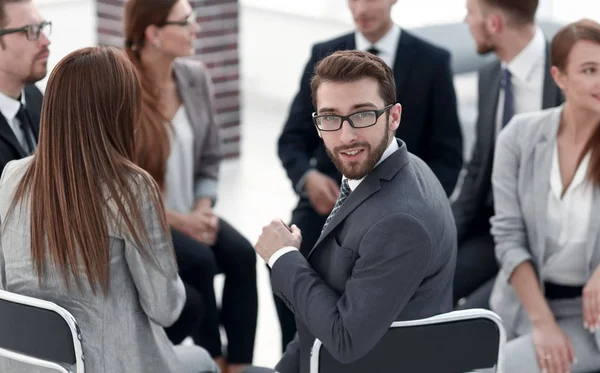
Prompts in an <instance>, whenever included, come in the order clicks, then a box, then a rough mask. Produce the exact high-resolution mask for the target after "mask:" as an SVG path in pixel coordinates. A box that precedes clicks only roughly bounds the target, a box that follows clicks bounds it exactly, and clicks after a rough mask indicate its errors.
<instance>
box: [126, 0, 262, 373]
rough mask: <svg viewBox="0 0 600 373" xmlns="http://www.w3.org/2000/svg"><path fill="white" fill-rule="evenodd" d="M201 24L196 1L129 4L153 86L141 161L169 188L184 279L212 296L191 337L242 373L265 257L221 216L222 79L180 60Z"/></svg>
mask: <svg viewBox="0 0 600 373" xmlns="http://www.w3.org/2000/svg"><path fill="white" fill-rule="evenodd" d="M196 20H197V16H196V14H195V13H194V12H193V11H192V7H191V6H190V4H189V2H188V1H187V0H157V1H152V2H149V1H146V0H130V1H129V2H128V3H127V5H126V13H125V38H126V46H127V53H128V55H129V57H130V59H131V61H133V62H134V64H135V65H136V66H137V68H138V71H139V72H140V76H141V80H142V89H143V101H142V120H141V124H140V128H139V130H138V132H137V134H136V136H137V138H136V141H137V143H136V145H137V151H136V155H137V160H138V164H139V165H140V166H141V167H142V168H144V169H145V170H146V171H148V172H149V173H150V174H151V175H152V176H153V177H154V179H155V180H156V181H157V183H158V184H159V186H160V187H161V190H162V193H163V197H164V203H165V208H166V214H167V220H168V222H169V225H170V226H171V233H172V236H173V244H174V246H175V254H176V257H177V262H178V265H179V273H180V276H181V278H182V279H183V281H184V282H186V283H188V284H190V285H192V286H193V287H194V288H195V289H197V290H198V291H199V292H200V293H201V294H202V296H203V301H204V305H205V310H204V320H203V322H202V324H201V326H200V328H196V330H191V331H190V332H191V335H192V337H193V339H194V341H195V342H196V343H197V344H199V345H201V346H203V347H205V348H206V349H207V350H208V351H209V352H210V354H211V355H212V356H213V357H214V358H215V360H216V361H217V362H218V363H219V365H220V367H221V370H222V371H223V372H229V373H238V372H240V371H241V370H242V369H243V368H244V367H246V366H248V365H249V364H251V363H252V359H253V353H254V337H255V333H256V322H257V313H258V294H257V289H256V255H255V253H254V249H253V247H252V245H251V244H250V243H249V242H248V241H247V240H246V239H245V238H244V237H243V236H242V235H241V234H240V233H239V232H238V231H237V230H235V228H233V227H232V226H231V225H229V224H228V223H227V222H226V221H224V220H223V219H220V218H219V217H217V216H216V215H215V213H214V211H213V206H214V204H215V201H216V198H217V181H218V172H219V164H220V161H221V152H220V141H219V133H218V132H219V127H218V124H217V123H216V122H215V116H214V114H213V109H214V108H213V91H212V83H211V79H210V77H209V76H208V73H207V71H206V69H205V67H204V66H203V64H202V63H201V62H199V61H197V60H191V59H178V57H186V56H191V55H192V54H193V53H194V40H195V37H196V34H197V33H198V32H199V29H200V28H199V25H198V24H197V22H196ZM220 271H222V272H224V274H225V285H224V289H223V297H222V307H221V310H220V313H219V310H218V309H217V304H216V300H215V291H214V286H213V277H214V275H215V274H216V273H218V272H220ZM220 323H222V324H223V326H224V328H225V332H226V334H227V341H228V344H227V351H223V349H222V345H221V339H220V333H219V324H220Z"/></svg>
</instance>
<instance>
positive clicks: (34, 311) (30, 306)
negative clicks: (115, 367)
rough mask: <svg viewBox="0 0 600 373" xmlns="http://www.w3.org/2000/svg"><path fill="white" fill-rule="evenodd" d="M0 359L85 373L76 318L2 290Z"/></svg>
mask: <svg viewBox="0 0 600 373" xmlns="http://www.w3.org/2000/svg"><path fill="white" fill-rule="evenodd" d="M0 357H4V358H7V359H10V360H16V361H20V362H23V363H26V364H31V365H34V366H38V367H44V368H49V369H54V370H56V371H58V372H63V373H84V364H83V351H82V348H81V333H80V331H79V327H78V326H77V322H76V321H75V318H74V317H73V316H72V315H71V314H70V313H69V312H68V311H67V310H65V309H64V308H62V307H60V306H58V305H56V304H54V303H52V302H48V301H44V300H40V299H36V298H32V297H27V296H24V295H19V294H14V293H10V292H7V291H4V290H0Z"/></svg>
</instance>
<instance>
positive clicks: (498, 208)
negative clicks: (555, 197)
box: [490, 119, 532, 279]
mask: <svg viewBox="0 0 600 373" xmlns="http://www.w3.org/2000/svg"><path fill="white" fill-rule="evenodd" d="M522 124H524V123H520V122H519V119H513V120H512V121H511V122H510V123H508V125H507V126H506V127H505V128H504V130H502V131H501V132H500V134H499V136H498V141H497V143H496V150H495V154H494V166H493V168H492V187H493V193H494V209H495V215H494V216H493V217H492V218H491V219H490V222H491V225H492V228H491V233H492V236H493V237H494V242H495V244H496V257H497V258H498V261H499V263H500V270H501V271H503V272H504V273H505V275H506V278H508V279H510V276H511V275H512V273H513V271H514V270H515V269H516V268H517V267H518V266H519V265H520V264H521V263H523V262H525V261H527V260H531V259H532V256H531V253H530V251H529V248H528V239H527V231H526V227H525V223H524V221H523V216H522V213H521V205H520V198H519V191H518V188H517V185H518V179H519V167H520V163H521V157H522V153H521V147H520V145H519V127H520V125H522Z"/></svg>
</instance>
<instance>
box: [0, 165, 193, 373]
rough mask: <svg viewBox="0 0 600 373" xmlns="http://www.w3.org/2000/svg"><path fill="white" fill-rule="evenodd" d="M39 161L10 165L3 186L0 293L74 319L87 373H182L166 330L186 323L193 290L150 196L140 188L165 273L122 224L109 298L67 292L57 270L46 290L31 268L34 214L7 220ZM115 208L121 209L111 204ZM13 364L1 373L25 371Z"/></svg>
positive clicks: (152, 249)
mask: <svg viewBox="0 0 600 373" xmlns="http://www.w3.org/2000/svg"><path fill="white" fill-rule="evenodd" d="M31 159H32V157H28V158H23V159H21V160H18V161H12V162H9V163H8V164H7V165H6V167H5V168H4V172H3V174H2V178H1V179H0V219H1V221H2V234H1V236H0V238H1V246H0V288H1V289H3V290H7V291H10V292H13V293H17V294H23V295H27V296H31V297H35V298H39V299H44V300H48V301H51V302H54V303H56V304H58V305H59V306H61V307H63V308H65V309H67V310H68V311H69V312H71V314H73V316H74V317H75V319H76V320H77V322H78V324H79V327H80V329H81V334H82V345H83V352H84V356H85V366H86V372H89V373H100V372H102V373H114V372H145V373H146V372H155V373H170V372H172V373H175V372H182V371H183V367H182V366H181V365H180V362H179V361H178V360H177V358H176V356H175V353H174V351H173V346H172V345H171V343H170V341H169V340H168V338H167V336H166V334H165V332H164V329H163V327H166V326H170V325H171V324H172V323H173V322H175V320H177V318H178V317H179V314H180V313H181V310H182V308H183V304H184V302H185V290H184V287H183V283H182V282H181V280H180V279H179V276H178V274H177V266H176V264H175V257H174V255H173V248H172V244H171V240H170V239H169V237H168V236H167V235H164V234H162V233H161V230H160V228H159V225H158V223H157V222H158V215H157V211H156V210H155V209H154V208H153V207H152V206H153V204H152V203H151V197H150V194H149V193H150V192H149V191H148V190H147V189H146V190H144V188H137V190H138V191H139V196H138V200H139V203H140V206H141V208H142V214H143V219H144V223H145V226H146V227H147V230H148V235H149V237H150V240H151V243H152V244H151V246H149V247H148V250H149V253H150V255H151V256H152V257H153V258H154V259H155V260H156V262H157V263H158V267H156V266H153V265H151V264H150V263H149V261H148V260H147V259H145V258H144V257H143V256H142V255H140V253H139V251H138V249H137V247H136V245H135V243H134V242H133V240H132V239H131V238H130V237H129V235H124V234H123V232H122V225H123V224H122V223H121V222H119V221H110V222H107V224H108V229H109V236H110V247H107V248H106V249H107V250H109V252H110V292H109V294H108V296H104V295H103V293H102V292H101V291H100V292H98V293H97V295H95V296H94V295H93V293H92V291H91V288H90V287H89V284H88V282H87V280H85V279H83V280H82V281H81V282H82V285H83V289H82V290H81V291H80V290H78V289H77V286H76V285H75V282H74V281H73V279H71V284H72V286H70V288H67V287H66V286H65V284H64V282H63V279H62V276H61V275H59V274H58V271H57V270H56V269H55V268H53V264H52V263H50V262H48V263H47V271H46V276H45V277H44V279H43V283H42V286H41V287H40V286H39V285H38V278H37V274H36V272H34V270H33V268H32V264H31V263H32V262H31V254H30V242H31V240H30V226H31V224H30V216H31V215H30V213H31V211H30V210H29V208H28V207H27V204H25V203H22V202H20V203H19V204H18V205H17V206H16V208H15V211H14V213H13V214H12V215H11V216H10V217H9V218H8V219H7V218H6V213H7V209H8V207H9V204H10V202H11V199H12V195H13V192H14V190H15V187H16V186H17V184H18V183H19V181H20V180H21V178H22V176H23V174H24V172H25V170H26V168H27V166H28V165H29V163H30V161H31ZM132 182H135V181H134V179H133V177H132ZM140 184H141V183H140ZM142 185H143V184H142ZM107 207H108V208H114V202H111V201H107ZM159 268H160V270H159ZM4 364H6V365H4ZM11 364H12V363H8V362H7V361H0V371H2V372H16V371H19V368H15V366H13V365H11ZM28 372H29V370H28Z"/></svg>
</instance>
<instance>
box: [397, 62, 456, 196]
mask: <svg viewBox="0 0 600 373" xmlns="http://www.w3.org/2000/svg"><path fill="white" fill-rule="evenodd" d="M439 60H440V62H439V63H438V64H437V65H436V68H437V69H436V71H435V73H433V74H434V76H433V77H432V79H431V87H430V89H429V106H428V107H429V112H430V116H429V118H430V119H429V125H430V126H431V127H430V128H431V135H430V136H429V145H428V147H427V152H426V153H425V154H426V155H424V156H423V157H421V158H423V160H424V161H425V162H427V165H429V167H430V168H431V170H432V171H433V173H434V174H435V175H436V176H437V178H438V180H439V181H440V183H441V184H442V186H443V187H444V190H445V192H446V195H448V196H450V195H451V194H452V191H453V190H454V187H455V186H456V181H457V180H458V175H459V174H460V170H461V168H462V165H463V138H462V130H461V127H460V123H459V120H458V108H457V99H456V92H455V89H454V81H453V77H452V68H451V58H450V54H449V53H445V54H443V55H441V56H440V57H439ZM408 110H410V109H408Z"/></svg>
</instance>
